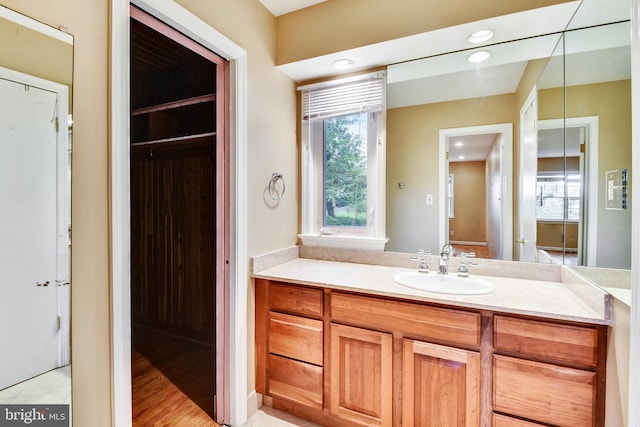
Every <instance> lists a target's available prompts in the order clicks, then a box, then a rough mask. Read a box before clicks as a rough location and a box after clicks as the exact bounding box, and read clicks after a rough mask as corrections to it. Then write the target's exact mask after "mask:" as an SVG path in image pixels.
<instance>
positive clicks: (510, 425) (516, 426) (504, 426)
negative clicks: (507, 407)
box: [493, 414, 544, 427]
mask: <svg viewBox="0 0 640 427" xmlns="http://www.w3.org/2000/svg"><path fill="white" fill-rule="evenodd" d="M493 427H544V426H543V425H542V424H537V423H532V422H529V421H524V420H521V419H518V418H512V417H507V416H505V415H500V414H493Z"/></svg>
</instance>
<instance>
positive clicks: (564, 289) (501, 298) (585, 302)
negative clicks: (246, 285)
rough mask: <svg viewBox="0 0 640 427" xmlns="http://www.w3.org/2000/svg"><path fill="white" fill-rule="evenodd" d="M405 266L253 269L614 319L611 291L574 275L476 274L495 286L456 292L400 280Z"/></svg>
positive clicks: (454, 300) (565, 316)
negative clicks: (568, 278)
mask: <svg viewBox="0 0 640 427" xmlns="http://www.w3.org/2000/svg"><path fill="white" fill-rule="evenodd" d="M400 271H411V269H408V268H403V267H393V266H385V265H369V264H359V263H353V262H337V261H326V260H318V259H309V258H295V259H293V260H288V261H284V262H282V263H279V264H277V265H274V266H271V267H269V268H266V269H263V270H261V271H257V272H254V273H253V277H256V278H263V279H271V280H278V281H281V282H289V283H299V284H306V285H313V286H319V287H328V288H332V289H337V290H344V291H350V292H361V293H367V294H372V295H379V296H386V297H394V298H403V299H410V300H415V301H424V302H430V303H437V304H444V305H452V306H457V307H467V308H474V309H483V310H491V311H498V312H504V313H513V314H523V315H533V316H541V317H546V318H551V319H560V320H569V321H577V322H587V323H595V324H610V320H611V317H610V310H609V308H608V307H609V306H610V301H609V300H608V298H610V297H609V295H608V294H607V293H606V292H604V291H602V290H601V289H599V288H598V287H597V286H595V285H593V284H590V283H588V282H585V283H576V282H575V280H574V279H572V280H573V282H572V283H568V284H565V283H562V282H553V281H544V280H528V279H522V278H510V277H498V276H480V275H473V274H472V276H473V277H479V278H483V279H485V280H488V281H490V282H491V283H493V284H494V286H495V288H496V290H495V291H494V292H492V293H490V294H486V295H451V294H441V293H433V292H426V291H420V290H414V289H411V288H408V287H405V286H402V285H399V284H397V283H395V282H394V281H393V275H394V274H395V273H397V272H400ZM430 274H435V273H430ZM583 291H584V292H583Z"/></svg>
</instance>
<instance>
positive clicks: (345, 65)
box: [333, 59, 355, 70]
mask: <svg viewBox="0 0 640 427" xmlns="http://www.w3.org/2000/svg"><path fill="white" fill-rule="evenodd" d="M353 64H355V61H353V60H351V59H336V60H335V61H333V67H334V68H337V69H338V70H348V69H349V68H351V67H353Z"/></svg>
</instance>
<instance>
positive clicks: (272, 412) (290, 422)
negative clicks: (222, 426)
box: [241, 406, 320, 427]
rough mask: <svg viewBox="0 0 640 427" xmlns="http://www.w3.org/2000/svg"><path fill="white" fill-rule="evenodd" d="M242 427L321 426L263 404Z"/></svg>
mask: <svg viewBox="0 0 640 427" xmlns="http://www.w3.org/2000/svg"><path fill="white" fill-rule="evenodd" d="M241 427H320V426H318V425H317V424H313V423H312V422H310V421H306V420H302V419H300V418H296V417H294V416H293V415H289V414H287V413H285V412H282V411H278V410H277V409H273V408H271V407H269V406H262V407H261V408H260V409H258V411H256V413H255V414H253V416H252V417H251V418H250V419H249V421H247V422H246V423H245V424H243V425H242V426H241Z"/></svg>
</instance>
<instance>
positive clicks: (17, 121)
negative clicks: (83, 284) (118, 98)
mask: <svg viewBox="0 0 640 427" xmlns="http://www.w3.org/2000/svg"><path fill="white" fill-rule="evenodd" d="M68 94H69V87H68V86H66V85H63V84H60V83H56V82H53V81H49V80H45V79H42V78H40V77H36V76H33V75H30V74H25V73H22V72H19V71H15V70H11V69H7V68H2V67H0V111H2V116H1V117H0V149H1V150H2V156H0V182H2V183H3V185H2V186H0V198H1V199H2V209H0V236H2V245H1V246H0V271H2V274H3V280H4V284H3V288H2V295H0V312H1V313H3V316H4V318H3V320H4V321H3V322H1V324H0V336H2V342H3V351H2V352H1V354H0V364H1V365H2V370H1V372H0V390H2V389H6V388H9V387H11V386H14V385H16V384H18V383H22V382H24V381H25V380H28V379H30V378H33V377H36V376H38V375H40V374H43V373H45V372H49V371H52V370H54V369H56V368H59V367H63V366H67V365H69V364H70V362H71V360H70V349H71V347H70V345H71V340H70V312H71V311H70V306H71V293H70V280H71V278H70V256H71V252H70V251H71V246H70V226H71V216H70V215H71V209H70V208H71V196H70V194H71V193H70V183H71V168H70V161H71V159H70V140H69V137H70V133H69V128H68V126H67V125H66V124H67V123H68V117H69V108H68V107H69V95H68ZM8 183H10V185H8ZM5 184H7V185H5ZM25 337H29V339H25ZM23 386H24V383H23V384H21V385H20V387H23ZM69 387H70V383H69ZM13 391H16V389H15V388H14V390H13ZM9 396H11V395H9Z"/></svg>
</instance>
